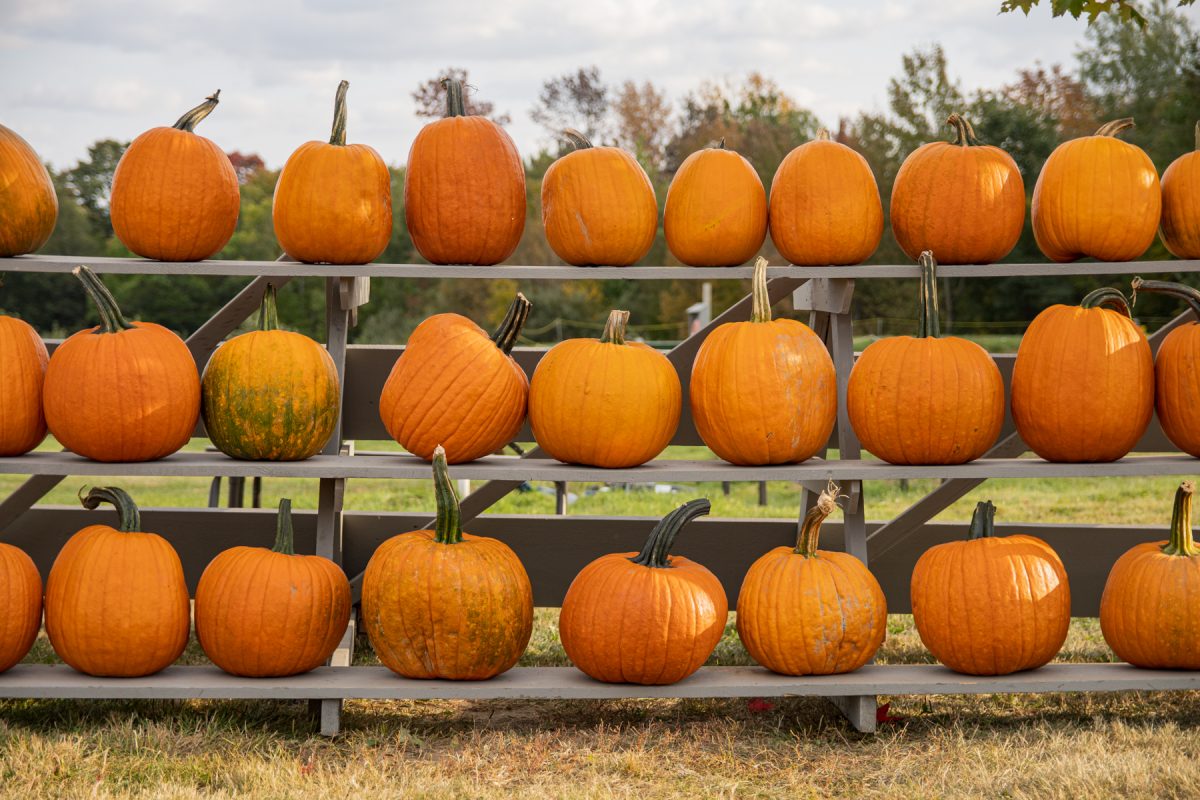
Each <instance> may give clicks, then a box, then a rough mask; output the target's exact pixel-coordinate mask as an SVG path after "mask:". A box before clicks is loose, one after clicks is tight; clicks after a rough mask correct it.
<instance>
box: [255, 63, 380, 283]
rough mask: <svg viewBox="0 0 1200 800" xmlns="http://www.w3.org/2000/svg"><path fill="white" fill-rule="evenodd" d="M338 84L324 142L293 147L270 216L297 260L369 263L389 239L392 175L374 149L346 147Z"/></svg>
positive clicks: (286, 249) (344, 87) (343, 85)
mask: <svg viewBox="0 0 1200 800" xmlns="http://www.w3.org/2000/svg"><path fill="white" fill-rule="evenodd" d="M349 87H350V84H349V83H347V82H346V81H342V82H341V83H340V84H339V85H338V90H337V97H336V99H335V100H334V104H333V133H332V134H331V135H330V137H329V141H328V142H306V143H304V144H302V145H300V147H298V148H296V152H294V153H292V154H291V155H290V156H289V157H288V160H287V163H285V164H284V165H283V169H282V170H280V172H279V181H278V182H277V183H276V184H275V197H274V201H273V203H272V205H271V217H272V219H273V221H274V223H275V238H276V239H278V240H279V246H280V247H282V248H283V249H284V252H286V253H287V254H288V255H289V256H291V257H292V258H294V259H296V260H297V261H308V262H320V263H326V264H367V263H369V262H371V261H374V260H375V259H376V258H377V257H378V256H379V254H380V253H382V252H383V251H384V250H385V249H386V248H387V246H388V241H390V240H391V238H392V176H391V173H389V172H388V168H387V165H386V164H384V163H383V159H382V158H380V157H379V153H377V152H375V149H374V148H372V147H371V146H369V145H365V144H346V90H347V89H348V88H349Z"/></svg>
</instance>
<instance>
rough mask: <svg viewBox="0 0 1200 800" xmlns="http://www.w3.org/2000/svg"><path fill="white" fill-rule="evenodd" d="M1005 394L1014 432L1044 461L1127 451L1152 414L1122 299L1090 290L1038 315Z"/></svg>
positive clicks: (1148, 380) (1139, 348)
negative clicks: (1077, 299)
mask: <svg viewBox="0 0 1200 800" xmlns="http://www.w3.org/2000/svg"><path fill="white" fill-rule="evenodd" d="M1106 306H1108V307H1107V308H1106ZM1011 391H1012V416H1013V422H1014V423H1016V426H1017V432H1018V433H1019V434H1021V438H1022V439H1024V440H1025V443H1026V444H1027V445H1029V448H1030V449H1031V450H1033V452H1035V453H1037V454H1038V455H1039V456H1041V457H1042V458H1044V459H1046V460H1047V461H1066V462H1084V461H1115V460H1117V459H1118V458H1121V457H1122V456H1124V455H1125V454H1126V453H1128V452H1129V451H1130V450H1131V449H1133V446H1134V445H1135V444H1137V441H1138V439H1140V438H1141V437H1142V434H1143V433H1145V432H1146V426H1148V425H1149V424H1150V417H1151V416H1152V415H1153V413H1154V359H1153V357H1152V356H1151V355H1150V344H1149V343H1148V342H1147V341H1146V335H1145V334H1144V333H1142V329H1141V328H1139V327H1138V326H1137V325H1136V324H1135V323H1134V321H1133V320H1132V319H1130V317H1129V304H1128V303H1127V302H1126V300H1125V297H1124V295H1122V294H1121V293H1120V292H1119V291H1117V290H1116V289H1109V288H1105V289H1097V290H1096V291H1094V292H1091V293H1090V294H1088V296H1087V297H1085V298H1083V301H1082V302H1081V303H1080V304H1079V305H1078V306H1064V305H1053V306H1050V307H1049V308H1047V309H1046V310H1044V311H1042V313H1040V314H1038V315H1037V317H1035V318H1034V320H1033V322H1031V323H1030V324H1029V327H1028V328H1027V329H1026V331H1025V335H1024V336H1023V337H1022V338H1021V344H1020V346H1019V347H1018V348H1017V358H1016V362H1015V363H1014V365H1013V375H1012V387H1011Z"/></svg>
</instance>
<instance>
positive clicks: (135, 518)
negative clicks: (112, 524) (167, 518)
mask: <svg viewBox="0 0 1200 800" xmlns="http://www.w3.org/2000/svg"><path fill="white" fill-rule="evenodd" d="M86 488H87V487H86V486H85V487H83V488H82V489H80V490H79V495H78V497H79V502H80V503H83V507H84V508H86V509H87V510H88V511H95V510H96V508H97V507H99V505H100V504H101V503H112V505H113V506H114V507H115V508H116V509H117V516H118V517H119V518H120V522H119V523H118V526H117V530H119V531H121V532H123V533H138V532H140V531H141V530H142V514H141V512H140V511H138V507H137V503H135V502H133V498H132V497H130V496H129V494H128V493H127V492H126V491H125V490H124V489H118V488H117V487H116V486H93V487H92V488H91V491H89V492H88V493H87V494H86V495H85V494H84V493H83V489H86Z"/></svg>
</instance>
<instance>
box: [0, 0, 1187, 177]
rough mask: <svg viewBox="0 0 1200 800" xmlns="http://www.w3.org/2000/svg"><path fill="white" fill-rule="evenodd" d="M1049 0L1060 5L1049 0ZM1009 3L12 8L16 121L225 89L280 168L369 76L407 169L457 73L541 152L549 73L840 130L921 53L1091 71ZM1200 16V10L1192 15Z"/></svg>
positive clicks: (515, 1) (100, 121)
mask: <svg viewBox="0 0 1200 800" xmlns="http://www.w3.org/2000/svg"><path fill="white" fill-rule="evenodd" d="M1046 4H1048V0H1044V5H1046ZM999 5H1000V0H841V1H840V2H838V0H827V1H826V2H786V0H777V1H776V2H767V1H766V0H748V1H746V2H739V1H738V0H642V1H641V2H638V0H588V2H571V0H552V1H547V0H492V1H491V2H485V1H484V0H442V2H439V3H427V4H426V3H422V4H416V3H409V2H397V1H395V0H393V1H391V2H389V1H388V0H340V1H339V2H334V1H333V0H305V1H304V2H284V1H283V0H241V2H237V1H236V0H188V2H187V4H186V9H184V10H180V7H181V6H182V4H181V3H178V2H172V1H171V0H166V2H164V0H154V1H153V2H151V0H106V2H104V3H99V2H95V0H0V76H3V80H0V123H2V124H4V125H6V126H8V127H9V128H12V129H14V130H16V131H17V132H18V133H19V134H21V135H22V136H23V137H25V139H26V140H27V141H29V142H30V143H31V144H32V145H33V146H34V148H35V149H36V150H37V151H38V153H39V154H40V155H41V157H42V159H43V160H45V161H48V162H50V163H51V164H52V165H54V166H55V167H56V168H59V169H61V168H65V167H67V166H70V165H72V164H74V163H75V162H76V161H77V160H78V159H80V158H81V157H83V156H85V155H86V152H87V147H88V145H89V144H90V143H91V142H93V141H95V140H97V139H102V138H110V137H111V138H116V139H122V140H129V139H132V138H133V137H135V136H137V135H138V134H139V133H141V132H142V131H145V130H147V129H149V128H151V127H154V126H157V125H170V124H172V123H173V122H174V121H175V120H176V119H177V118H178V117H179V115H180V114H182V113H183V112H184V111H186V110H187V109H189V108H191V107H192V106H194V105H196V104H198V103H199V102H201V101H202V100H203V99H204V97H205V96H206V95H208V94H210V93H211V92H212V91H213V90H215V89H218V88H219V89H221V105H220V107H219V108H218V109H217V110H216V111H215V112H214V113H213V115H212V116H211V117H209V118H208V119H207V120H205V121H204V122H203V123H202V124H201V126H200V127H199V128H198V132H199V133H201V134H203V135H205V136H208V137H209V138H211V139H213V140H214V141H216V142H217V143H218V144H219V145H220V146H221V147H222V148H223V149H225V150H227V151H233V150H239V151H241V152H243V153H258V154H259V155H261V156H262V157H263V158H264V159H265V160H266V162H267V164H268V165H269V166H271V167H278V166H281V165H282V164H283V162H284V161H285V160H286V159H287V156H288V155H289V154H290V153H291V151H292V150H294V149H295V148H296V147H297V146H298V145H300V144H301V143H303V142H304V141H308V140H311V139H326V138H327V137H328V135H329V126H330V123H331V119H332V105H333V94H334V91H335V89H336V88H337V83H338V81H339V80H341V79H343V78H344V79H346V80H348V81H349V82H350V93H349V128H348V130H349V141H350V142H364V143H367V144H370V145H371V146H373V147H374V148H375V149H376V150H378V151H379V152H380V154H381V155H382V156H383V158H384V160H385V161H387V162H388V163H389V164H402V163H404V161H405V160H406V158H407V154H408V148H409V146H410V144H411V143H412V139H413V137H414V136H415V135H416V132H417V130H418V129H419V128H420V126H421V125H422V124H423V121H422V120H421V119H419V118H418V117H416V116H415V114H414V113H413V107H414V105H413V101H412V97H411V92H412V91H413V89H414V88H415V87H416V86H417V85H418V84H419V83H421V82H422V81H424V80H426V79H429V78H432V77H434V76H436V75H438V74H439V73H440V72H441V71H442V70H443V69H444V68H445V67H447V66H451V65H453V66H462V67H466V68H467V69H468V71H469V74H470V82H471V83H472V84H473V85H474V86H476V87H478V91H479V94H480V96H481V97H482V98H484V99H486V100H490V101H492V102H494V103H495V104H496V107H497V110H498V111H503V112H507V113H509V114H510V115H511V116H512V122H511V124H510V125H509V126H508V131H509V133H510V134H511V135H512V136H513V138H514V139H515V140H516V143H517V147H518V149H520V150H521V152H522V153H529V152H531V151H534V150H536V149H537V148H538V147H540V146H543V145H545V144H547V143H548V139H547V137H546V134H545V133H544V132H543V131H542V130H541V129H540V128H539V127H538V126H537V125H536V124H535V123H534V122H532V120H530V118H529V109H530V108H531V107H532V105H533V103H534V101H535V100H536V98H537V95H538V93H539V91H540V89H541V86H542V83H543V82H544V81H545V80H546V79H547V78H550V77H553V76H556V75H560V74H563V73H566V72H571V71H574V70H575V69H577V68H578V67H581V66H588V65H592V64H595V65H598V66H599V67H600V70H601V75H602V77H603V78H604V80H605V81H606V82H607V83H609V84H619V83H621V82H623V81H625V80H627V79H632V80H635V81H637V82H639V83H641V82H642V81H645V80H647V79H649V80H652V81H653V82H654V83H655V84H657V85H658V86H660V87H661V88H664V89H666V90H667V92H668V94H669V96H670V98H671V99H672V101H673V102H675V103H676V104H677V103H678V100H679V99H680V98H681V97H682V96H683V94H684V93H686V92H687V91H688V90H690V89H692V88H695V87H696V86H697V85H698V84H699V83H701V82H702V81H704V80H714V81H721V80H727V79H728V80H735V81H736V80H738V79H740V78H741V77H743V76H744V75H746V74H747V73H749V72H751V71H754V70H757V71H760V72H762V73H763V74H765V75H767V76H769V77H772V78H774V79H775V80H776V81H778V83H779V84H780V85H781V86H782V88H783V89H784V90H785V91H786V92H788V93H789V94H790V95H791V96H792V97H794V98H795V99H796V100H798V101H799V102H800V103H801V105H803V106H806V107H808V108H810V109H811V110H812V111H814V112H815V113H816V114H817V116H818V118H819V119H820V120H821V121H822V122H823V123H824V124H825V125H827V126H830V127H834V126H836V123H837V119H838V117H840V116H844V115H853V114H855V113H857V112H858V111H862V110H866V111H878V110H884V109H885V108H886V104H887V93H886V87H887V81H888V79H889V78H890V77H892V76H894V75H896V74H897V73H898V72H899V69H900V58H901V56H902V55H903V54H904V53H906V52H909V51H911V50H912V49H913V48H914V47H917V46H927V45H930V44H932V43H935V42H937V43H940V44H942V45H943V46H944V48H945V50H946V54H947V58H948V61H949V65H950V69H951V72H952V74H953V75H954V76H956V77H957V78H958V79H960V80H961V82H962V84H963V86H964V87H965V88H967V89H974V88H977V87H995V86H999V85H1002V84H1004V83H1007V82H1010V81H1011V80H1012V78H1013V76H1014V75H1015V72H1016V70H1017V69H1019V68H1022V67H1029V66H1033V65H1034V63H1035V62H1039V61H1040V62H1041V63H1043V64H1046V65H1050V64H1054V63H1063V64H1065V65H1072V64H1073V62H1074V53H1075V51H1076V50H1077V48H1078V47H1079V45H1080V44H1082V43H1083V41H1084V31H1085V28H1086V26H1085V24H1084V23H1083V22H1082V21H1078V20H1073V19H1071V18H1069V17H1064V18H1058V19H1054V18H1052V17H1051V16H1050V12H1049V10H1048V9H1047V8H1038V9H1035V10H1034V11H1033V13H1032V14H1031V15H1030V16H1029V17H1025V16H1024V15H1022V14H1020V13H1015V14H1004V15H1000V14H998V13H997V11H998V8H999ZM1186 13H1187V14H1188V15H1189V16H1191V17H1193V18H1194V19H1196V21H1197V22H1200V8H1198V7H1193V8H1192V9H1190V10H1188V11H1187V12H1186Z"/></svg>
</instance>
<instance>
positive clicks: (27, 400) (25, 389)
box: [0, 314, 50, 456]
mask: <svg viewBox="0 0 1200 800" xmlns="http://www.w3.org/2000/svg"><path fill="white" fill-rule="evenodd" d="M0 353H3V358H0V456H19V455H21V454H22V453H27V452H29V451H30V450H32V449H33V448H35V447H37V446H38V444H39V443H40V442H41V441H42V439H44V438H46V416H45V414H43V413H42V385H43V383H44V382H45V380H46V362H47V361H49V359H50V356H49V355H48V354H47V353H46V345H45V344H43V343H42V339H41V337H40V336H38V335H37V331H35V330H34V329H33V327H32V326H31V325H30V324H29V323H28V322H25V321H23V320H20V319H17V318H16V317H8V316H4V315H3V314H0Z"/></svg>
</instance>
